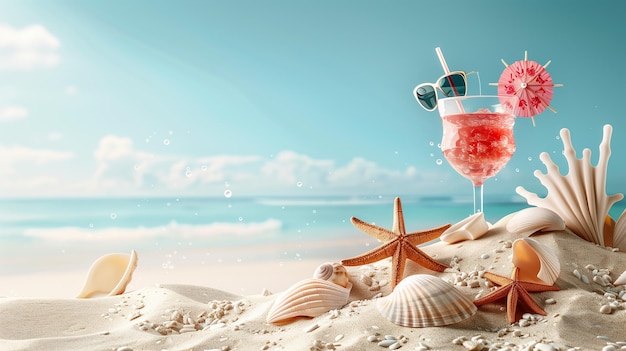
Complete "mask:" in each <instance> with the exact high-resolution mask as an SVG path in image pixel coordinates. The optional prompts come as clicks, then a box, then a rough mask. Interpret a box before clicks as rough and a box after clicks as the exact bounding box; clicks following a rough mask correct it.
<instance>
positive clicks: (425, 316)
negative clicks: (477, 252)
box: [376, 274, 476, 328]
mask: <svg viewBox="0 0 626 351" xmlns="http://www.w3.org/2000/svg"><path fill="white" fill-rule="evenodd" d="M376 308H377V309H378V311H379V312H380V314H382V315H383V317H385V318H387V319H388V320H390V321H391V322H393V323H395V324H398V325H401V326H404V327H411V328H423V327H437V326H443V325H448V324H453V323H458V322H460V321H463V320H465V319H467V318H469V317H471V316H472V315H474V313H476V306H475V305H474V303H473V302H472V301H471V300H470V299H469V298H467V297H465V296H464V295H463V294H461V292H459V291H458V290H457V289H456V288H455V287H454V286H452V285H450V284H449V283H448V282H446V281H444V280H443V279H441V278H438V277H435V276H432V275H428V274H415V275H411V276H408V277H406V278H404V279H403V280H402V281H400V283H399V284H398V285H397V286H396V288H395V289H394V290H393V291H392V292H391V294H389V295H387V296H385V297H381V298H380V299H378V300H377V301H376Z"/></svg>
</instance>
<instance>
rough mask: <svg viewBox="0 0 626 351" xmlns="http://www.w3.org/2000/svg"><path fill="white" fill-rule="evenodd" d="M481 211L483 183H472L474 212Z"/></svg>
mask: <svg viewBox="0 0 626 351" xmlns="http://www.w3.org/2000/svg"><path fill="white" fill-rule="evenodd" d="M478 212H483V185H482V184H480V185H474V213H478Z"/></svg>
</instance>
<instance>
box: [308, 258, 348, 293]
mask: <svg viewBox="0 0 626 351" xmlns="http://www.w3.org/2000/svg"><path fill="white" fill-rule="evenodd" d="M313 278H318V279H323V280H328V281H330V282H333V283H335V284H337V285H340V286H343V287H344V288H345V287H347V286H348V283H349V277H348V271H347V270H346V267H344V266H343V265H342V264H341V263H337V262H335V263H324V264H322V265H320V266H319V267H317V269H316V270H315V273H313Z"/></svg>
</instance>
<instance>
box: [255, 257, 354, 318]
mask: <svg viewBox="0 0 626 351" xmlns="http://www.w3.org/2000/svg"><path fill="white" fill-rule="evenodd" d="M329 265H330V266H331V268H333V270H332V271H333V273H329V272H328V271H329V269H328V267H327V266H324V265H322V266H324V267H322V266H320V268H318V269H317V270H316V271H315V275H316V276H317V275H318V273H319V274H320V276H322V277H326V276H327V277H328V278H329V279H332V278H333V277H335V278H337V279H336V280H337V281H339V282H341V283H342V284H345V286H342V285H340V284H337V283H335V282H333V281H331V280H326V279H320V278H310V279H305V280H301V281H299V282H297V283H296V284H294V285H292V286H291V287H290V288H289V289H287V290H286V291H285V292H284V293H283V294H282V295H281V296H280V297H278V298H277V299H276V301H274V304H273V305H272V308H270V310H269V312H268V314H267V318H266V320H267V322H268V323H273V324H282V323H287V322H289V321H291V320H293V319H295V318H297V317H317V316H319V315H322V314H324V313H326V312H328V311H330V310H334V309H338V308H341V307H343V306H344V305H345V304H347V303H348V298H349V296H350V290H351V289H352V283H350V281H349V280H348V279H347V278H348V274H347V272H346V273H345V281H344V279H343V278H342V277H343V274H342V273H341V271H342V270H341V268H343V271H344V272H345V267H343V266H341V265H339V266H341V268H339V267H332V266H333V264H329ZM334 272H338V273H334Z"/></svg>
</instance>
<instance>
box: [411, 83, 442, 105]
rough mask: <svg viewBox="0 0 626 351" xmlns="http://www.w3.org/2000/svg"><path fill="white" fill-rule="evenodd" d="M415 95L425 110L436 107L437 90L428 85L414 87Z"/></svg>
mask: <svg viewBox="0 0 626 351" xmlns="http://www.w3.org/2000/svg"><path fill="white" fill-rule="evenodd" d="M415 97H416V98H417V101H419V103H420V105H422V107H424V108H425V109H427V110H434V109H435V107H437V92H435V89H434V88H433V87H432V86H430V85H425V86H422V87H417V89H415Z"/></svg>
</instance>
